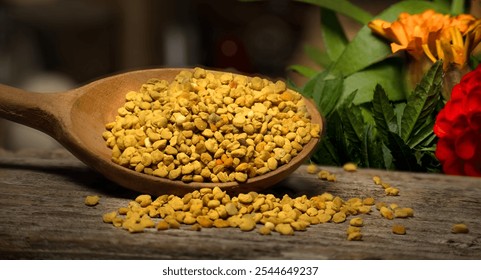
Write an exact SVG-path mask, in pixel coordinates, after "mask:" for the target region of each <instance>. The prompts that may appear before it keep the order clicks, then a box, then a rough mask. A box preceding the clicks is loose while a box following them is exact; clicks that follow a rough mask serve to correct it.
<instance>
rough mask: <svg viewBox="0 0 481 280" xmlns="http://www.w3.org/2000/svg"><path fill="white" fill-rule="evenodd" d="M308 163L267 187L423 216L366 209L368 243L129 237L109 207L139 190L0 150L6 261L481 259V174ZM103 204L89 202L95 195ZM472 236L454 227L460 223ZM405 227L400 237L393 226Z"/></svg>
mask: <svg viewBox="0 0 481 280" xmlns="http://www.w3.org/2000/svg"><path fill="white" fill-rule="evenodd" d="M305 169H306V168H305V166H301V167H300V168H299V169H298V170H297V171H296V172H295V173H293V174H292V175H291V176H290V177H288V179H286V180H285V181H283V182H281V183H280V184H277V185H276V186H274V187H272V188H271V189H269V190H267V192H270V193H275V194H277V195H283V194H285V193H287V194H289V195H291V196H297V195H302V194H306V195H308V196H310V195H317V194H321V193H323V192H330V193H332V194H334V195H338V196H340V197H341V198H343V199H349V198H352V197H368V196H372V197H374V198H375V199H376V200H377V201H384V202H387V203H397V204H399V205H400V206H405V207H412V208H414V211H415V217H414V218H410V219H395V220H393V221H390V220H386V219H384V218H381V217H380V215H379V212H378V211H377V210H375V209H374V211H373V212H372V213H371V214H370V215H362V217H363V219H364V220H365V226H364V227H363V229H362V233H363V241H347V240H346V234H345V230H346V229H347V226H348V224H347V222H345V223H342V224H333V223H328V224H321V225H314V226H311V227H310V228H309V229H308V230H307V231H305V232H296V234H295V236H281V235H279V234H272V235H270V236H261V235H259V234H258V233H256V232H241V231H240V230H239V229H232V228H229V229H213V228H212V229H202V231H200V232H194V231H191V230H189V229H188V228H189V227H188V226H185V227H182V228H181V229H180V230H168V231H162V232H158V231H156V230H151V231H148V232H145V233H141V234H130V233H128V232H127V231H124V230H121V229H117V228H114V227H113V226H112V225H109V224H104V223H103V222H102V214H103V213H105V212H109V211H113V210H116V209H117V208H118V207H121V206H125V205H126V204H127V203H128V202H129V201H130V200H131V199H133V198H135V196H136V195H137V194H136V193H134V192H132V191H129V190H126V189H123V188H121V187H119V186H118V185H116V184H114V183H112V182H110V181H108V180H106V179H105V178H104V177H102V176H101V175H99V174H98V173H95V172H94V171H92V170H91V169H89V168H88V167H86V166H85V165H84V164H83V163H81V162H80V161H78V160H77V159H75V158H74V157H73V156H71V155H70V154H69V153H67V152H66V151H64V150H59V151H54V152H25V151H24V152H19V153H8V152H5V151H3V152H2V151H0V192H1V195H0V205H1V206H0V207H1V208H0V209H1V211H0V258H2V259H481V222H480V218H479V216H480V214H481V180H480V179H476V178H467V177H453V176H444V175H435V174H421V173H403V172H385V171H378V170H370V169H362V170H358V171H357V172H354V173H347V172H344V171H343V170H342V169H340V168H335V167H324V169H326V170H329V171H331V172H333V173H335V174H336V175H337V179H338V180H337V182H326V181H321V180H319V179H317V177H316V176H314V175H310V174H307V173H306V172H305ZM373 175H379V176H381V178H382V179H383V181H385V182H389V183H391V184H392V185H394V186H396V187H398V188H399V189H400V196H398V197H386V196H385V195H384V191H383V189H382V188H381V187H379V186H376V185H374V184H373V182H372V176H373ZM94 194H97V195H100V196H101V200H100V204H98V205H97V206H94V207H88V206H85V205H84V198H85V196H87V195H94ZM458 222H464V223H466V224H467V225H468V227H469V230H470V232H469V233H468V234H452V233H451V232H450V229H451V226H452V224H454V223H458ZM394 223H401V224H403V225H405V226H406V228H407V234H406V235H394V234H392V233H391V226H392V225H393V224H394Z"/></svg>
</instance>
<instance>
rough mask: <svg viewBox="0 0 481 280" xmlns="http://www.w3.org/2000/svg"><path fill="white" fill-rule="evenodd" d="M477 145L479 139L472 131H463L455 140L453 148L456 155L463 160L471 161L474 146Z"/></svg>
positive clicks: (474, 151)
mask: <svg viewBox="0 0 481 280" xmlns="http://www.w3.org/2000/svg"><path fill="white" fill-rule="evenodd" d="M478 143H479V137H477V135H476V134H475V133H473V132H472V131H469V130H468V131H465V132H464V133H463V134H462V135H461V136H460V137H458V138H457V139H456V142H455V143H454V148H455V151H456V155H457V156H458V157H460V158H461V159H464V160H469V159H471V158H472V157H473V156H474V155H475V153H476V146H477V145H478Z"/></svg>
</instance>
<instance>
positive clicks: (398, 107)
mask: <svg viewBox="0 0 481 280" xmlns="http://www.w3.org/2000/svg"><path fill="white" fill-rule="evenodd" d="M404 108H406V102H401V103H396V104H394V115H396V123H397V127H398V131H397V134H399V135H401V120H402V117H403V113H404Z"/></svg>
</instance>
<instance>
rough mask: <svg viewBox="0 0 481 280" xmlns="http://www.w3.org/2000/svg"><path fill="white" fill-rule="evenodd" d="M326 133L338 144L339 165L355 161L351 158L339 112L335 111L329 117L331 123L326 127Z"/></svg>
mask: <svg viewBox="0 0 481 280" xmlns="http://www.w3.org/2000/svg"><path fill="white" fill-rule="evenodd" d="M326 131H327V132H326V133H327V134H328V136H329V138H330V139H333V141H334V143H336V151H337V155H338V164H342V163H345V162H348V161H354V159H351V158H350V156H349V150H348V147H347V140H346V135H345V133H344V127H343V125H342V120H341V117H340V116H339V112H338V111H337V110H335V111H333V112H332V113H331V115H330V116H329V121H328V122H327V125H326Z"/></svg>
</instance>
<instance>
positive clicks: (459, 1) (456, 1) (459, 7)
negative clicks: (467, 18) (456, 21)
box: [451, 0, 464, 15]
mask: <svg viewBox="0 0 481 280" xmlns="http://www.w3.org/2000/svg"><path fill="white" fill-rule="evenodd" d="M451 13H452V14H453V15H459V14H462V13H464V0H453V2H452V3H451Z"/></svg>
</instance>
